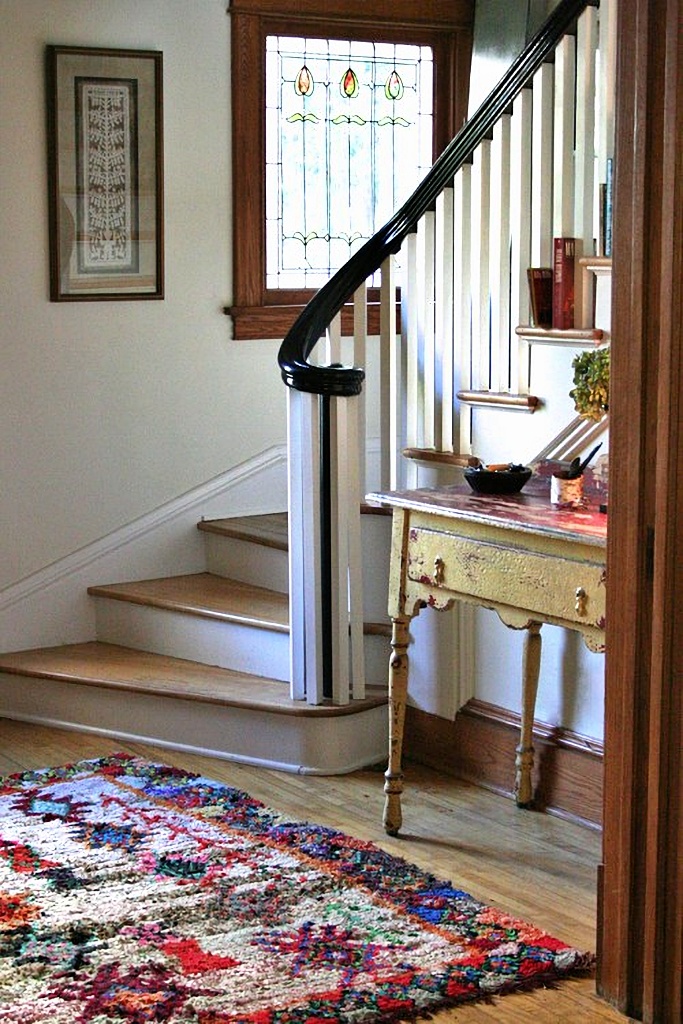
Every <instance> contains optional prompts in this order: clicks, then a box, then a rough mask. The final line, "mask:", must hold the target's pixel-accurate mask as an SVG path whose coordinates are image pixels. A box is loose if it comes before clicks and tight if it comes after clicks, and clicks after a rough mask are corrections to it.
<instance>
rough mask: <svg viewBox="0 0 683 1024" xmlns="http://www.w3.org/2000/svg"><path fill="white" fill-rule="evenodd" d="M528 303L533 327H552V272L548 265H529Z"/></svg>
mask: <svg viewBox="0 0 683 1024" xmlns="http://www.w3.org/2000/svg"><path fill="white" fill-rule="evenodd" d="M526 273H527V278H528V279H529V303H530V305H531V319H532V322H533V325H534V327H552V323H553V272H552V269H551V268H550V267H529V268H528V269H527V272H526Z"/></svg>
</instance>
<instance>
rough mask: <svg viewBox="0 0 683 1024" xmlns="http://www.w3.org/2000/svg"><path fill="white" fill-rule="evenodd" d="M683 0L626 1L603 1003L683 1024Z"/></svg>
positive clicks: (621, 50) (615, 323)
mask: <svg viewBox="0 0 683 1024" xmlns="http://www.w3.org/2000/svg"><path fill="white" fill-rule="evenodd" d="M682 7H683V0H620V2H619V11H618V13H619V27H618V71H617V141H616V153H615V168H616V186H615V190H616V195H615V216H614V251H615V257H614V275H613V295H612V335H613V337H614V339H615V340H614V345H613V356H612V387H611V400H610V421H611V458H610V462H611V466H612V473H611V480H610V530H609V539H608V575H609V588H608V609H607V650H608V654H607V661H606V698H605V751H606V753H605V808H604V864H603V870H602V882H601V886H600V976H599V981H598V987H599V991H600V992H601V994H602V995H603V996H605V998H607V999H608V1000H609V1001H610V1002H612V1003H613V1004H614V1005H615V1006H616V1007H617V1008H618V1009H620V1010H621V1011H622V1012H624V1013H628V1014H630V1015H632V1016H634V1017H637V1018H638V1019H642V1020H644V1021H647V1022H652V1024H654V1022H656V1024H674V1022H676V1024H677V1022H679V1021H680V1020H681V1019H682V1015H683V1006H682V995H681V987H682V981H681V979H682V978H683V964H682V962H681V955H682V954H681V950H682V946H683V935H682V929H683V924H682V922H683V869H682V866H681V865H682V864H683V859H682V857H681V823H682V821H683V794H682V782H681V744H682V734H681V720H682V717H683V716H682V710H683V709H682V707H681V702H682V697H681V689H682V680H683V655H682V653H681V647H682V644H681V640H680V636H681V633H682V631H683V613H682V609H683V516H682V514H681V509H683V254H682V251H681V250H682V248H683V42H682V38H681V33H680V25H681V23H682V21H683V10H682Z"/></svg>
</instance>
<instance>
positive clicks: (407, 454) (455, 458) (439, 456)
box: [403, 448, 480, 468]
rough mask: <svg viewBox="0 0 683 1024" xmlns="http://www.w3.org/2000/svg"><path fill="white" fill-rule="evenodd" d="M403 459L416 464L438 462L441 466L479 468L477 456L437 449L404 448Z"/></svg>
mask: <svg viewBox="0 0 683 1024" xmlns="http://www.w3.org/2000/svg"><path fill="white" fill-rule="evenodd" d="M403 457H404V458H406V459H413V461H414V462H438V463H439V465H441V466H460V467H461V468H466V467H467V466H478V465H479V463H480V460H479V459H478V458H477V457H476V455H461V454H460V453H458V452H441V451H438V450H437V449H436V448H404V449H403Z"/></svg>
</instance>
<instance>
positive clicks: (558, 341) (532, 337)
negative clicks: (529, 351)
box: [515, 324, 605, 348]
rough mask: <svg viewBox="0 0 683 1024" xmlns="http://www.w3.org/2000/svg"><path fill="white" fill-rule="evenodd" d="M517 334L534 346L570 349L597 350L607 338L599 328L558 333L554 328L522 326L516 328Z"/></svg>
mask: <svg viewBox="0 0 683 1024" xmlns="http://www.w3.org/2000/svg"><path fill="white" fill-rule="evenodd" d="M515 334H517V336H518V337H519V338H521V339H522V341H526V342H527V343H529V344H532V345H567V346H568V347H570V348H576V347H577V346H580V345H585V346H588V347H591V346H592V347H596V348H597V346H598V345H600V344H601V342H602V341H603V339H604V338H605V332H604V331H601V330H600V328H598V327H586V328H583V327H575V328H574V329H573V330H569V331H558V330H555V329H554V328H552V327H530V326H526V325H524V324H522V325H521V326H520V327H516V328H515Z"/></svg>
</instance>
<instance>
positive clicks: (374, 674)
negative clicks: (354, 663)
mask: <svg viewBox="0 0 683 1024" xmlns="http://www.w3.org/2000/svg"><path fill="white" fill-rule="evenodd" d="M363 648H364V651H365V683H366V685H367V686H381V687H383V688H384V689H386V687H387V686H388V685H389V656H390V654H391V644H390V642H389V637H388V636H378V635H376V634H369V635H366V636H365V638H364V644H363Z"/></svg>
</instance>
